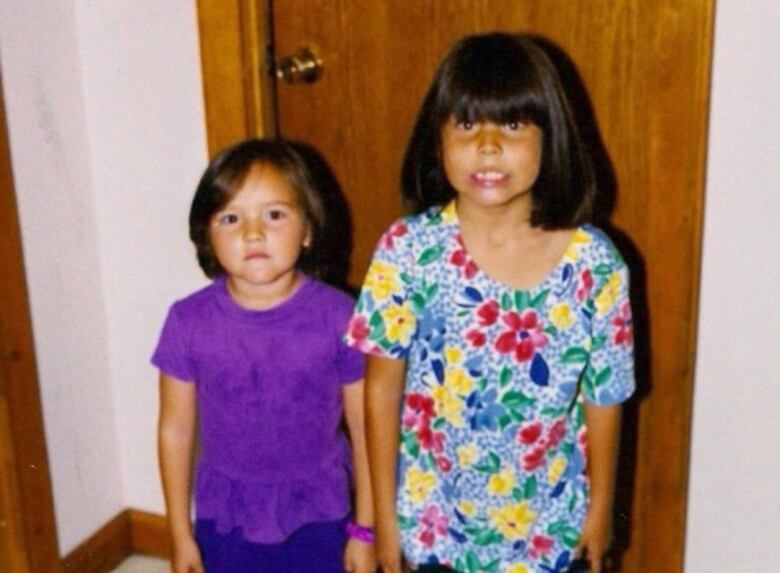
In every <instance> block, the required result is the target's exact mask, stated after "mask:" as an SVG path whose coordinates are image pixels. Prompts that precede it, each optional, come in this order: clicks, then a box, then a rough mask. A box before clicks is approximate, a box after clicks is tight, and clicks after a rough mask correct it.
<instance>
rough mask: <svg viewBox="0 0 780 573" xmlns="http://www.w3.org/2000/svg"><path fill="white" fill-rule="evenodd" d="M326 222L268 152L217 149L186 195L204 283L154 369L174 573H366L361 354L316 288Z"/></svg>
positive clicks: (293, 160) (338, 296) (183, 309)
mask: <svg viewBox="0 0 780 573" xmlns="http://www.w3.org/2000/svg"><path fill="white" fill-rule="evenodd" d="M324 224H325V213H324V208H323V201H322V198H321V197H320V195H319V194H318V191H317V188H316V186H315V185H314V183H313V181H312V180H311V177H310V175H309V172H308V170H307V168H306V166H305V165H304V163H303V161H302V159H301V157H300V156H299V155H298V153H296V151H295V150H294V149H293V148H292V147H291V146H290V145H288V144H286V143H283V142H280V141H264V140H249V141H245V142H242V143H239V144H237V145H235V146H233V147H230V148H228V149H226V150H224V151H222V152H221V153H219V154H218V155H217V156H216V157H215V158H214V159H213V160H212V162H211V164H210V165H209V167H208V169H207V170H206V172H205V174H204V175H203V177H202V179H201V181H200V184H199V185H198V189H197V191H196V193H195V198H194V199H193V202H192V209H191V211H190V237H191V239H192V241H193V242H194V243H195V246H196V248H197V255H198V260H199V262H200V266H201V267H202V268H203V271H204V272H205V273H206V275H207V276H209V277H213V279H214V280H213V282H212V283H211V284H210V285H209V286H207V287H206V288H204V289H202V290H199V291H198V292H196V293H194V294H192V295H190V296H188V297H186V298H184V299H182V300H180V301H178V302H176V303H175V304H174V305H173V306H172V307H171V309H170V311H169V314H168V318H167V319H166V322H165V326H164V328H163V331H162V335H161V337H160V341H159V344H158V346H157V350H156V351H155V353H154V356H153V358H152V362H153V363H154V364H155V365H156V366H157V367H158V368H159V369H160V425H159V453H160V468H161V474H162V480H163V488H164V492H165V499H166V505H167V510H168V519H169V523H170V528H171V533H172V536H173V550H174V553H173V570H174V571H175V572H176V573H191V572H201V571H204V570H205V571H208V572H209V573H211V572H226V573H237V572H242V571H247V572H250V571H251V572H256V571H263V572H264V573H265V572H279V573H304V572H311V573H315V572H316V573H322V572H336V571H344V570H345V569H346V570H347V571H355V572H360V573H367V572H369V571H373V567H374V556H373V546H372V545H371V541H372V531H371V530H370V529H369V526H370V525H371V524H372V522H373V513H372V507H371V493H370V485H369V481H368V461H367V457H366V451H365V438H364V433H363V414H362V408H363V382H362V378H363V357H362V355H361V354H360V353H359V352H357V351H355V350H353V349H350V348H348V347H346V346H345V345H344V344H343V342H342V334H343V332H344V329H345V328H346V325H347V322H348V320H349V316H350V313H351V309H352V301H351V299H350V298H349V297H348V296H347V295H345V294H343V293H341V292H340V291H337V290H335V289H334V288H331V287H329V286H326V285H325V284H324V283H322V282H319V281H318V280H316V279H315V278H314V276H313V274H314V273H315V272H316V271H317V270H319V269H318V268H316V265H317V263H318V262H319V258H318V253H319V251H320V248H321V244H320V241H321V237H322V230H323V226H324ZM342 411H343V413H344V414H345V418H346V425H347V428H348V430H349V437H350V439H351V443H352V459H351V466H352V468H353V470H354V486H355V490H356V496H355V499H356V502H355V508H354V521H350V520H349V519H348V514H349V512H350V505H349V485H350V478H349V467H350V459H349V451H348V445H347V441H346V439H345V436H344V435H343V432H342V430H341V428H340V422H341V418H342ZM196 413H197V418H198V426H199V431H198V438H199V449H200V451H199V456H198V464H197V472H196V478H195V496H194V497H195V508H196V515H197V520H196V522H195V528H194V529H195V531H194V534H193V531H192V528H191V525H190V508H189V492H190V475H191V471H190V470H191V459H192V453H193V441H194V436H195V426H196V423H195V422H196Z"/></svg>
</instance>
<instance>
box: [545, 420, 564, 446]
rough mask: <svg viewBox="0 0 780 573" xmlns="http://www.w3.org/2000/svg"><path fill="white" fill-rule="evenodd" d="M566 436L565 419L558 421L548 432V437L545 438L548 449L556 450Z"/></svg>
mask: <svg viewBox="0 0 780 573" xmlns="http://www.w3.org/2000/svg"><path fill="white" fill-rule="evenodd" d="M565 434H566V420H565V419H563V418H558V419H556V420H555V421H554V422H553V423H552V424H551V425H550V428H549V429H548V430H547V436H545V438H546V440H545V442H546V445H547V447H548V448H554V447H555V446H557V445H558V444H559V443H560V441H561V440H562V439H563V436H564V435H565Z"/></svg>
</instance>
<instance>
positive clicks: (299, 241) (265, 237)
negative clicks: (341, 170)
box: [209, 165, 310, 307]
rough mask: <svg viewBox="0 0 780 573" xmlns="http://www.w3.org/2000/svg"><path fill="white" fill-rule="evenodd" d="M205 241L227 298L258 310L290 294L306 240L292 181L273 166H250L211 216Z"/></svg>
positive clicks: (307, 236) (306, 243)
mask: <svg viewBox="0 0 780 573" xmlns="http://www.w3.org/2000/svg"><path fill="white" fill-rule="evenodd" d="M209 240H210V241H211V247H212V250H213V251H214V255H215V256H216V258H217V260H218V261H219V263H220V264H221V265H222V267H223V268H224V269H225V271H226V272H227V275H228V277H227V281H228V288H229V289H230V292H231V294H232V295H233V296H234V297H235V298H236V299H237V300H238V302H239V303H243V304H244V305H245V306H254V307H262V306H270V305H272V304H275V303H277V302H281V301H282V300H284V299H285V298H286V297H287V296H288V295H289V294H291V293H292V291H293V289H294V287H295V284H296V272H295V264H296V262H297V261H298V257H299V255H300V253H301V249H302V248H303V247H305V246H307V245H308V243H309V240H310V237H309V230H308V224H307V221H306V217H305V215H304V213H303V209H302V208H301V205H300V204H299V202H298V195H297V193H296V192H295V189H294V188H293V186H292V185H291V184H290V182H289V181H288V180H287V179H286V178H285V177H284V176H283V175H282V174H281V173H279V171H278V170H277V169H276V168H275V167H273V166H271V165H254V166H253V167H251V168H250V170H249V172H248V173H247V175H246V177H245V179H244V182H243V184H242V185H241V187H240V188H239V189H238V192H237V193H236V194H235V195H234V196H233V198H232V199H231V200H230V202H228V203H227V205H225V206H224V207H223V208H222V209H221V210H219V211H217V212H216V213H214V215H213V216H212V217H211V221H210V223H209Z"/></svg>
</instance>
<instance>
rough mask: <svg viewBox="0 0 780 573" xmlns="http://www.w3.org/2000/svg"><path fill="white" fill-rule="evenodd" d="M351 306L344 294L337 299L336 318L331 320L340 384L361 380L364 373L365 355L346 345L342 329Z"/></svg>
mask: <svg viewBox="0 0 780 573" xmlns="http://www.w3.org/2000/svg"><path fill="white" fill-rule="evenodd" d="M342 303H343V304H342ZM334 306H335V305H334ZM352 306H353V304H352V298H351V297H347V296H345V297H344V300H340V301H339V304H338V307H337V308H338V313H337V314H336V320H335V321H331V322H334V324H333V330H332V331H331V332H333V333H335V337H336V344H337V345H338V347H337V349H336V368H337V370H338V376H339V381H340V382H341V383H342V384H350V383H352V382H357V381H358V380H362V379H363V376H364V375H365V364H366V357H365V355H364V354H363V353H362V352H360V351H359V350H358V349H356V348H353V347H351V346H349V345H347V342H346V340H345V338H344V329H345V328H346V325H347V323H348V322H349V320H350V315H351V313H352Z"/></svg>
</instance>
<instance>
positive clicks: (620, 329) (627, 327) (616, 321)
mask: <svg viewBox="0 0 780 573" xmlns="http://www.w3.org/2000/svg"><path fill="white" fill-rule="evenodd" d="M612 325H613V326H614V327H615V334H614V335H613V336H612V342H613V343H615V344H631V341H632V340H633V338H634V328H633V322H632V320H631V305H630V304H629V303H628V301H625V302H623V304H621V305H620V310H619V311H618V314H617V315H616V316H615V317H614V318H613V319H612Z"/></svg>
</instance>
